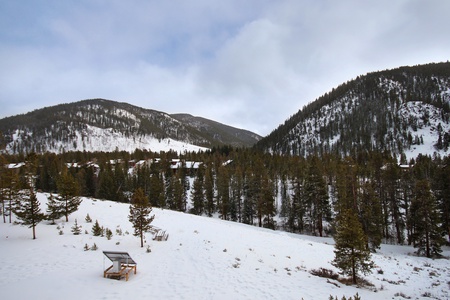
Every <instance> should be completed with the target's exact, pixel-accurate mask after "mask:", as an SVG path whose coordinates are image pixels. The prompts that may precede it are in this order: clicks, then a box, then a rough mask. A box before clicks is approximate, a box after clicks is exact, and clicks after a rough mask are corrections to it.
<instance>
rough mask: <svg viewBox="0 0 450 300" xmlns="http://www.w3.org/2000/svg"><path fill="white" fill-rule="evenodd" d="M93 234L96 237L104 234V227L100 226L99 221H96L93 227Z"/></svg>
mask: <svg viewBox="0 0 450 300" xmlns="http://www.w3.org/2000/svg"><path fill="white" fill-rule="evenodd" d="M92 234H93V235H94V236H101V235H102V234H103V227H101V226H100V224H99V223H98V221H97V220H95V223H94V226H92Z"/></svg>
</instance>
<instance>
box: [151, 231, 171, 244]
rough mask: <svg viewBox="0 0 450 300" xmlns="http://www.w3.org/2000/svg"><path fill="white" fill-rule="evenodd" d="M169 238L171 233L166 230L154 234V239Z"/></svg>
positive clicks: (165, 239)
mask: <svg viewBox="0 0 450 300" xmlns="http://www.w3.org/2000/svg"><path fill="white" fill-rule="evenodd" d="M168 238H169V234H168V233H166V231H165V230H158V231H157V232H156V233H155V234H154V236H153V240H154V241H167V239H168Z"/></svg>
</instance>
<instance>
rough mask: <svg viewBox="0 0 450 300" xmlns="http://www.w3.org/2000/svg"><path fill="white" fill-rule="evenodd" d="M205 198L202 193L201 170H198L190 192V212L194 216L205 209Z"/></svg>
mask: <svg viewBox="0 0 450 300" xmlns="http://www.w3.org/2000/svg"><path fill="white" fill-rule="evenodd" d="M204 199H205V196H204V191H203V169H202V168H199V170H198V173H197V176H196V177H195V179H194V183H193V186H192V191H191V201H192V205H193V207H192V209H191V212H192V213H193V214H195V215H201V214H202V213H203V211H204V208H205V200H204Z"/></svg>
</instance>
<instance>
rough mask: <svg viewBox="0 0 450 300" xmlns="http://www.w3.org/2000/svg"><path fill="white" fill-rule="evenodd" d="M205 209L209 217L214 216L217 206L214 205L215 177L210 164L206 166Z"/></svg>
mask: <svg viewBox="0 0 450 300" xmlns="http://www.w3.org/2000/svg"><path fill="white" fill-rule="evenodd" d="M204 186H205V200H206V205H205V211H206V215H207V216H208V217H212V215H213V213H214V212H215V206H214V177H213V171H212V168H211V166H210V165H207V166H206V170H205V183H204Z"/></svg>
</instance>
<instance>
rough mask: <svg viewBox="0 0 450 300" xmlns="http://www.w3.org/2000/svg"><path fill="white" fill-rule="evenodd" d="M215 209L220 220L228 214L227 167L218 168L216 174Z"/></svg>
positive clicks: (228, 180) (228, 188)
mask: <svg viewBox="0 0 450 300" xmlns="http://www.w3.org/2000/svg"><path fill="white" fill-rule="evenodd" d="M216 181H217V209H218V211H219V216H220V218H222V220H228V219H229V214H230V178H229V175H228V170H227V166H220V167H219V171H218V174H217V180H216Z"/></svg>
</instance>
